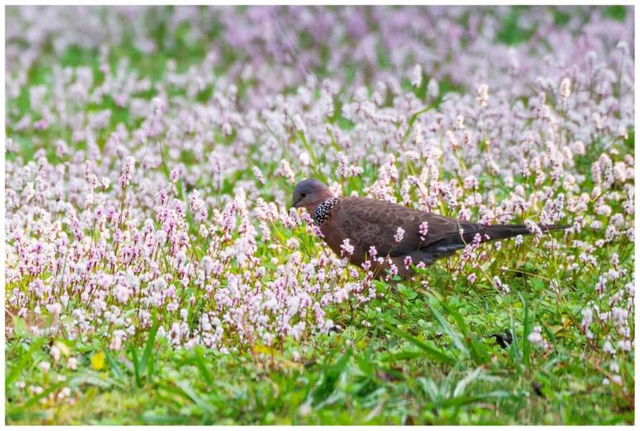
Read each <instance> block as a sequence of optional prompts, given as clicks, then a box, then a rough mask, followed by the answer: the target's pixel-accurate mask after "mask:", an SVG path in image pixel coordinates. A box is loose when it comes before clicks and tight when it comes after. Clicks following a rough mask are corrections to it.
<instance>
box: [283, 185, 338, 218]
mask: <svg viewBox="0 0 640 431" xmlns="http://www.w3.org/2000/svg"><path fill="white" fill-rule="evenodd" d="M332 197H333V193H331V190H329V188H328V187H327V186H325V185H324V184H322V183H321V182H320V181H318V180H314V179H307V180H304V181H300V182H299V183H298V185H297V186H296V188H295V189H293V204H292V207H293V208H306V209H307V211H309V214H313V211H314V210H315V209H316V207H317V206H318V205H319V204H321V203H322V202H324V201H326V200H327V199H331V198H332Z"/></svg>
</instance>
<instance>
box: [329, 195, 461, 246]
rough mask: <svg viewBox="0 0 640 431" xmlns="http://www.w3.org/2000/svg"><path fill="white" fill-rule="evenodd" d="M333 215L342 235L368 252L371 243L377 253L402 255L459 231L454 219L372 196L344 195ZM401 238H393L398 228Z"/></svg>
mask: <svg viewBox="0 0 640 431" xmlns="http://www.w3.org/2000/svg"><path fill="white" fill-rule="evenodd" d="M335 215H336V218H337V220H336V225H337V228H338V229H340V230H341V231H342V232H341V233H342V236H343V237H344V238H349V240H350V241H351V242H352V244H355V245H357V246H358V247H359V248H361V249H362V250H363V251H365V252H368V251H369V248H370V247H371V246H375V248H376V250H377V252H378V255H379V256H386V255H390V256H392V257H395V256H403V255H406V254H409V253H412V252H415V251H417V250H419V249H422V248H424V247H427V246H428V245H429V244H432V243H434V242H437V241H439V240H441V239H443V238H448V237H451V236H453V235H456V234H457V233H458V232H459V228H460V226H459V224H458V221H457V220H453V219H449V218H446V217H442V216H439V215H437V214H432V213H427V212H422V211H417V210H413V209H410V208H406V207H403V206H399V205H394V204H392V203H389V202H384V201H378V200H374V199H367V198H359V197H348V198H344V199H342V200H341V202H340V203H339V206H338V208H337V211H336V213H335ZM425 221H426V222H427V223H428V226H429V232H428V235H427V236H426V238H425V240H424V241H421V239H420V231H419V229H420V224H421V223H422V222H425ZM399 227H400V228H402V229H404V231H405V233H404V238H403V239H402V241H400V242H397V241H396V239H395V236H396V232H397V230H398V228H399Z"/></svg>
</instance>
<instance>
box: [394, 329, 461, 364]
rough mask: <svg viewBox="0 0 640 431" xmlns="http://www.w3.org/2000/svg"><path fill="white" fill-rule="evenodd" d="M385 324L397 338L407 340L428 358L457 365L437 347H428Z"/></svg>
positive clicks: (406, 333)
mask: <svg viewBox="0 0 640 431" xmlns="http://www.w3.org/2000/svg"><path fill="white" fill-rule="evenodd" d="M383 324H384V326H385V327H386V328H387V329H389V330H390V331H391V332H393V333H394V334H396V335H397V336H399V337H401V338H404V339H405V340H407V341H408V342H410V343H411V344H413V345H414V346H417V347H419V348H420V349H421V350H422V351H423V352H424V353H426V354H427V356H430V357H431V358H433V359H435V360H437V361H439V362H444V363H446V364H451V365H453V364H455V362H456V361H455V359H453V358H451V357H449V356H447V355H446V354H444V353H443V352H441V351H440V350H438V349H436V348H435V347H431V346H429V345H427V344H426V343H424V342H423V341H420V340H418V339H417V338H415V337H413V336H412V335H411V334H409V333H408V332H404V331H403V330H401V329H399V328H397V327H395V326H393V325H391V324H390V323H388V322H383Z"/></svg>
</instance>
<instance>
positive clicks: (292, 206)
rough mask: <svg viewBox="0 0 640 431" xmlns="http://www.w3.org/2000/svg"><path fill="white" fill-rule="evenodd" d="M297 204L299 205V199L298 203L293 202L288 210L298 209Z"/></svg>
mask: <svg viewBox="0 0 640 431" xmlns="http://www.w3.org/2000/svg"><path fill="white" fill-rule="evenodd" d="M298 203H300V200H299V199H298V201H296V202H293V203H292V204H291V208H289V209H293V208H298Z"/></svg>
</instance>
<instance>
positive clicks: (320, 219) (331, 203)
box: [313, 198, 338, 226]
mask: <svg viewBox="0 0 640 431" xmlns="http://www.w3.org/2000/svg"><path fill="white" fill-rule="evenodd" d="M337 203H338V198H331V199H327V200H326V201H324V202H322V203H321V204H320V205H318V206H317V207H316V210H315V211H314V212H313V221H314V222H315V224H316V226H320V225H321V224H322V223H324V222H325V221H327V219H328V218H329V216H330V215H331V211H333V208H334V207H335V206H336V204H337Z"/></svg>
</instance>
